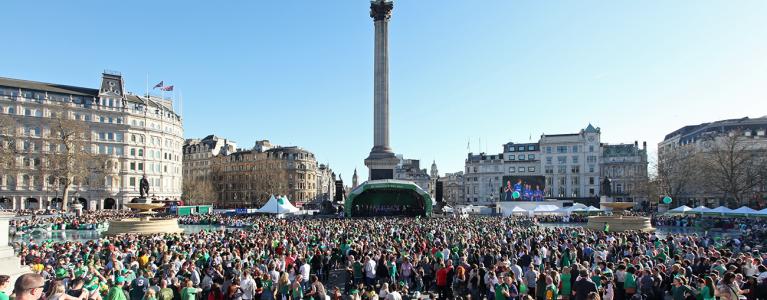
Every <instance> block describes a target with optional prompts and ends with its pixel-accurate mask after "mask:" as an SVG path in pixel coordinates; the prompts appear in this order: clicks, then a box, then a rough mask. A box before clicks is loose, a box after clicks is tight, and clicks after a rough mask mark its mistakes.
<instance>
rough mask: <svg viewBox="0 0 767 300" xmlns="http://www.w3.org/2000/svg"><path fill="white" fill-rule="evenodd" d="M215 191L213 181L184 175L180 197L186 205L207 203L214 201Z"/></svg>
mask: <svg viewBox="0 0 767 300" xmlns="http://www.w3.org/2000/svg"><path fill="white" fill-rule="evenodd" d="M216 195H217V193H216V189H215V188H214V185H213V181H211V180H206V179H205V178H198V177H195V176H191V175H190V176H186V177H184V179H183V182H182V197H183V198H184V199H186V203H187V204H188V205H199V204H208V203H213V202H214V201H215V199H216V198H217V197H216Z"/></svg>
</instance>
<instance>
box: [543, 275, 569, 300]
mask: <svg viewBox="0 0 767 300" xmlns="http://www.w3.org/2000/svg"><path fill="white" fill-rule="evenodd" d="M568 275H570V274H568ZM567 284H568V285H569V284H570V282H569V280H568V282H567ZM557 297H559V289H557V286H556V285H554V279H553V278H551V276H546V292H545V293H544V296H543V299H544V300H557Z"/></svg>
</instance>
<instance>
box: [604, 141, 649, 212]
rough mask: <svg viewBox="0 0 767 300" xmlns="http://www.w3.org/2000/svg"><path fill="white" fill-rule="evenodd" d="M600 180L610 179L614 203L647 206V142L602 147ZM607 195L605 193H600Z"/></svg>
mask: <svg viewBox="0 0 767 300" xmlns="http://www.w3.org/2000/svg"><path fill="white" fill-rule="evenodd" d="M600 169H601V171H602V173H601V176H602V178H609V179H610V189H611V191H610V196H611V197H612V198H613V199H614V200H615V201H625V202H637V203H642V204H649V202H648V199H647V192H646V188H647V183H648V182H647V142H643V143H642V147H641V148H640V147H639V142H634V144H617V145H607V144H605V145H602V164H601V167H600ZM602 192H603V193H604V194H607V193H606V191H602Z"/></svg>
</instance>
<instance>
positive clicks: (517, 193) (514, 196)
mask: <svg viewBox="0 0 767 300" xmlns="http://www.w3.org/2000/svg"><path fill="white" fill-rule="evenodd" d="M511 197H513V198H514V199H519V192H517V191H514V192H513V193H511Z"/></svg>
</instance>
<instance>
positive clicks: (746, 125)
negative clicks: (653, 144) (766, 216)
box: [657, 116, 767, 208]
mask: <svg viewBox="0 0 767 300" xmlns="http://www.w3.org/2000/svg"><path fill="white" fill-rule="evenodd" d="M734 138H737V145H733V146H734V148H735V149H733V150H734V152H735V151H738V152H743V153H747V154H746V155H747V156H748V157H749V158H747V159H748V160H749V161H748V162H747V163H740V164H739V166H737V167H733V168H732V170H730V171H729V172H730V173H732V174H740V173H742V174H745V175H744V177H743V178H742V179H740V180H734V181H736V182H737V183H735V184H733V185H735V186H737V185H740V184H742V183H743V182H754V183H755V184H754V186H753V187H751V188H749V189H747V190H743V194H744V195H743V196H745V198H744V197H741V198H742V199H741V200H740V203H735V202H737V201H734V200H735V199H733V195H732V194H731V193H723V192H722V191H721V189H719V190H717V189H716V188H713V187H714V186H715V185H716V184H712V183H711V182H710V179H711V178H712V176H711V175H710V174H705V175H702V174H703V173H704V172H701V171H700V169H701V167H702V166H704V165H706V164H709V163H711V162H710V161H709V160H711V159H712V155H711V153H712V152H713V151H717V149H718V151H721V150H722V149H721V147H722V146H723V144H724V143H728V141H731V140H732V139H734ZM734 155H735V156H736V157H734V158H736V159H735V160H736V161H737V160H739V159H746V158H745V157H746V156H741V154H737V153H735V154H734ZM738 156H739V157H738ZM701 159H703V160H705V161H701ZM766 161H767V116H762V117H759V118H748V117H745V118H740V119H727V120H719V121H714V122H709V123H702V124H698V125H688V126H684V127H682V128H679V129H677V130H675V131H673V132H671V133H669V134H667V135H666V136H665V138H664V140H663V141H662V142H660V143H659V144H658V170H657V171H658V174H659V176H658V177H659V179H660V180H661V181H662V182H661V185H662V186H663V192H664V193H666V194H667V195H672V196H673V198H674V203H673V205H674V206H679V205H682V204H686V205H689V206H698V205H706V206H709V207H715V206H719V205H730V206H740V205H749V206H751V207H764V206H765V205H767V201H766V200H767V178H766V177H767V175H766V174H764V173H765V171H764V170H767V164H766V163H765V162H766ZM760 170H762V171H760ZM701 175H702V176H701ZM688 177H692V180H688ZM725 177H726V175H725ZM731 208H735V207H731Z"/></svg>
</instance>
